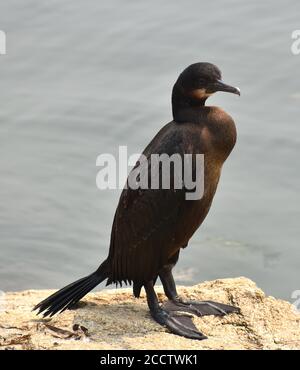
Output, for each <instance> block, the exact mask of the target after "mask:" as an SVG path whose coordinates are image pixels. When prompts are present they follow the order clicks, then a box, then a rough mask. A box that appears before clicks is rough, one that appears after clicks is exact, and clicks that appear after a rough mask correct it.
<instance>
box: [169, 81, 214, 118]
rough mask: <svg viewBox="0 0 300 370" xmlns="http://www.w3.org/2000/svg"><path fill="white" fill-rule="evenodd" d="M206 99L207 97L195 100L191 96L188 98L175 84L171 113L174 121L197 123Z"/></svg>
mask: <svg viewBox="0 0 300 370" xmlns="http://www.w3.org/2000/svg"><path fill="white" fill-rule="evenodd" d="M206 99H207V97H203V99H195V98H193V97H192V96H188V95H187V94H186V93H185V92H184V89H183V88H182V87H181V86H180V85H178V84H177V83H176V84H175V85H174V87H173V91H172V112H173V119H174V121H176V122H187V121H189V122H198V121H199V118H200V116H201V113H202V112H203V109H204V106H205V101H206Z"/></svg>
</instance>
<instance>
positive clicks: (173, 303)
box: [159, 266, 240, 316]
mask: <svg viewBox="0 0 300 370" xmlns="http://www.w3.org/2000/svg"><path fill="white" fill-rule="evenodd" d="M159 277H160V280H161V282H162V284H163V287H164V291H165V294H166V296H167V297H168V298H169V300H168V301H167V302H166V303H164V305H163V308H164V309H166V310H167V311H168V312H176V311H182V312H189V313H192V314H194V315H197V316H206V315H215V316H224V315H227V314H229V313H239V312H240V309H239V308H238V307H234V306H229V305H227V304H224V303H218V302H213V301H194V300H185V299H183V298H181V297H179V296H178V294H177V290H176V285H175V281H174V278H173V275H172V270H171V269H170V268H169V266H166V268H164V269H162V270H161V271H160V273H159Z"/></svg>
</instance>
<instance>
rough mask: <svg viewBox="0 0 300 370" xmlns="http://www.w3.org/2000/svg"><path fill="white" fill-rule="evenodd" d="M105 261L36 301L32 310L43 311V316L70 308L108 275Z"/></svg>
mask: <svg viewBox="0 0 300 370" xmlns="http://www.w3.org/2000/svg"><path fill="white" fill-rule="evenodd" d="M105 262H106V261H105ZM105 262H103V263H102V265H101V266H100V267H99V269H98V270H97V271H95V272H94V273H92V274H91V275H88V276H86V277H84V278H81V279H79V280H77V281H75V282H74V283H71V284H69V285H67V286H66V287H64V288H62V289H60V290H59V291H57V292H55V293H54V294H52V295H50V296H49V297H48V298H46V299H44V300H43V301H41V302H40V303H38V304H37V305H36V306H35V307H34V308H33V311H34V310H38V314H40V313H43V316H44V317H47V316H50V317H52V316H53V315H55V314H56V313H58V312H63V311H65V310H67V309H69V308H71V307H72V306H73V305H74V304H75V303H77V302H78V301H80V299H81V298H83V297H84V296H85V295H86V294H87V293H88V292H90V291H91V290H92V289H93V288H95V287H96V286H97V285H98V284H100V283H101V282H102V281H103V280H105V279H106V278H107V277H108V274H107V269H106V263H105Z"/></svg>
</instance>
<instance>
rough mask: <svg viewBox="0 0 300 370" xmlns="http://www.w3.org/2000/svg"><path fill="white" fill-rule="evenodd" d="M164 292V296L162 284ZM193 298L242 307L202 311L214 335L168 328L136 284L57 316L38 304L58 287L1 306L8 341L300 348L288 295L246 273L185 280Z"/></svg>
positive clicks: (0, 339)
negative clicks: (44, 314) (268, 290)
mask: <svg viewBox="0 0 300 370" xmlns="http://www.w3.org/2000/svg"><path fill="white" fill-rule="evenodd" d="M156 290H157V292H158V293H159V298H160V299H161V300H163V299H165V296H164V295H163V294H162V292H163V291H162V288H161V287H157V288H156ZM179 291H180V293H181V294H182V295H183V296H185V297H188V298H192V299H200V300H215V301H219V302H224V303H228V304H233V305H236V306H238V307H240V309H241V314H239V315H238V314H233V315H228V316H225V317H213V316H206V317H195V318H194V322H195V324H196V326H197V327H198V329H199V330H200V331H201V332H202V333H203V334H205V335H206V336H208V339H207V340H203V341H195V340H190V339H186V338H183V337H179V336H176V335H173V334H171V333H169V332H168V331H167V330H166V329H165V328H163V327H161V326H160V325H158V324H157V323H155V322H154V321H153V320H152V319H151V317H150V315H149V312H148V308H147V304H146V301H145V296H144V295H142V298H141V299H135V298H133V296H132V293H131V289H130V288H129V289H118V290H103V291H100V292H96V293H90V294H88V295H87V296H86V297H85V298H84V299H83V301H82V302H81V303H80V304H79V305H78V308H77V309H74V310H71V311H66V312H63V313H62V314H61V315H57V316H55V317H53V318H52V319H42V318H39V317H37V316H36V314H35V313H34V312H32V311H31V309H32V307H33V306H34V305H35V304H36V303H38V302H39V301H40V300H42V299H44V298H46V297H47V296H48V295H49V294H51V293H52V292H53V291H49V290H44V291H35V290H28V291H24V292H14V293H6V295H5V297H4V298H5V300H3V303H2V306H3V307H2V310H1V307H0V348H1V349H300V330H299V329H300V314H299V313H298V312H297V311H296V309H295V308H294V306H293V305H291V304H290V303H288V302H285V301H282V300H279V299H275V298H273V297H266V296H265V294H264V293H263V292H262V291H261V290H260V289H259V288H257V286H256V285H255V283H253V282H252V281H251V280H249V279H246V278H236V279H222V280H215V281H210V282H204V283H202V284H198V285H195V286H192V287H181V288H179Z"/></svg>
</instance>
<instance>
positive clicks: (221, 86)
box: [212, 80, 241, 95]
mask: <svg viewBox="0 0 300 370" xmlns="http://www.w3.org/2000/svg"><path fill="white" fill-rule="evenodd" d="M212 88H213V90H214V91H215V92H216V91H224V92H228V93H232V94H236V95H241V90H240V89H239V88H238V87H233V86H230V85H227V84H226V83H225V82H223V81H221V80H219V81H217V82H215V83H214V84H213V86H212Z"/></svg>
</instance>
